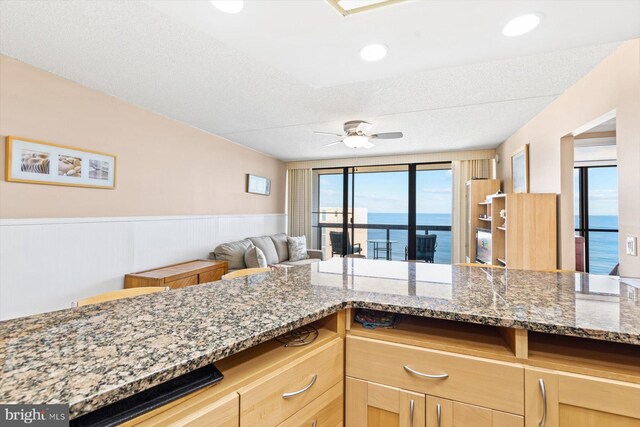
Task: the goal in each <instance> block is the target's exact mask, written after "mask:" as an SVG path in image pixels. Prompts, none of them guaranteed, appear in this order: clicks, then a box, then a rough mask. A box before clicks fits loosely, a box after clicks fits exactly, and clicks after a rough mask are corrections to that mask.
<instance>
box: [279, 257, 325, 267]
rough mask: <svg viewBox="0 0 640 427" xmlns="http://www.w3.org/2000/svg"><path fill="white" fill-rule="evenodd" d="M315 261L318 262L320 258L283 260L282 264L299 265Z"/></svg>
mask: <svg viewBox="0 0 640 427" xmlns="http://www.w3.org/2000/svg"><path fill="white" fill-rule="evenodd" d="M316 262H320V259H319V258H307V259H301V260H299V261H285V262H283V264H284V265H293V266H300V265H309V264H315V263H316Z"/></svg>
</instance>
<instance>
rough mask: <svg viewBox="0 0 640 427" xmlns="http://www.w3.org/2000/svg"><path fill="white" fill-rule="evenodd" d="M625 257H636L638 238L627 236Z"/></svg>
mask: <svg viewBox="0 0 640 427" xmlns="http://www.w3.org/2000/svg"><path fill="white" fill-rule="evenodd" d="M627 255H633V256H636V255H638V238H637V237H632V236H627Z"/></svg>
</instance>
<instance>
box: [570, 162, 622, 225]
mask: <svg viewBox="0 0 640 427" xmlns="http://www.w3.org/2000/svg"><path fill="white" fill-rule="evenodd" d="M574 178H575V175H574ZM577 185H578V181H577V179H574V186H575V187H576V189H577ZM573 206H574V213H575V214H576V215H577V214H578V192H577V191H575V192H574V199H573ZM589 214H590V215H613V216H617V215H618V170H617V168H613V167H612V168H591V169H589Z"/></svg>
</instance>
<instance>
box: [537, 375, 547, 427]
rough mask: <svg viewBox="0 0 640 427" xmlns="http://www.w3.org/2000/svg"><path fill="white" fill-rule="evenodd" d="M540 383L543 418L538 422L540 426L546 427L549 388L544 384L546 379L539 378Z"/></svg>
mask: <svg viewBox="0 0 640 427" xmlns="http://www.w3.org/2000/svg"><path fill="white" fill-rule="evenodd" d="M538 384H539V385H540V394H541V395H542V419H541V420H540V422H539V423H538V425H539V426H540V427H544V426H545V424H547V390H546V388H545V386H544V380H543V379H542V378H540V379H539V380H538Z"/></svg>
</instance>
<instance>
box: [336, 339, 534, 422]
mask: <svg viewBox="0 0 640 427" xmlns="http://www.w3.org/2000/svg"><path fill="white" fill-rule="evenodd" d="M405 366H406V367H407V368H409V369H411V370H413V371H414V373H411V372H409V371H408V370H407V369H405ZM346 371H347V372H346V374H347V375H349V376H352V377H356V378H361V379H364V380H368V381H374V382H377V383H382V384H387V385H391V386H395V387H400V388H403V389H406V390H413V391H417V392H420V393H425V394H429V395H433V396H440V397H443V398H447V399H452V400H457V401H460V402H466V403H470V404H473V405H478V406H483V407H485V408H491V409H497V410H499V411H505V412H510V413H513V414H518V415H523V414H524V368H523V367H522V366H519V365H515V364H512V363H507V362H498V361H490V360H486V359H481V358H477V357H472V356H463V355H456V354H453V353H447V352H443V351H437V350H429V349H424V348H419V347H413V346H409V345H404V344H395V343H388V342H383V341H377V340H372V339H369V338H360V337H347V363H346ZM420 374H427V375H434V376H438V375H439V376H442V378H428V377H425V376H422V375H420ZM445 374H446V375H447V377H446V378H445V377H444V375H445Z"/></svg>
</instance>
